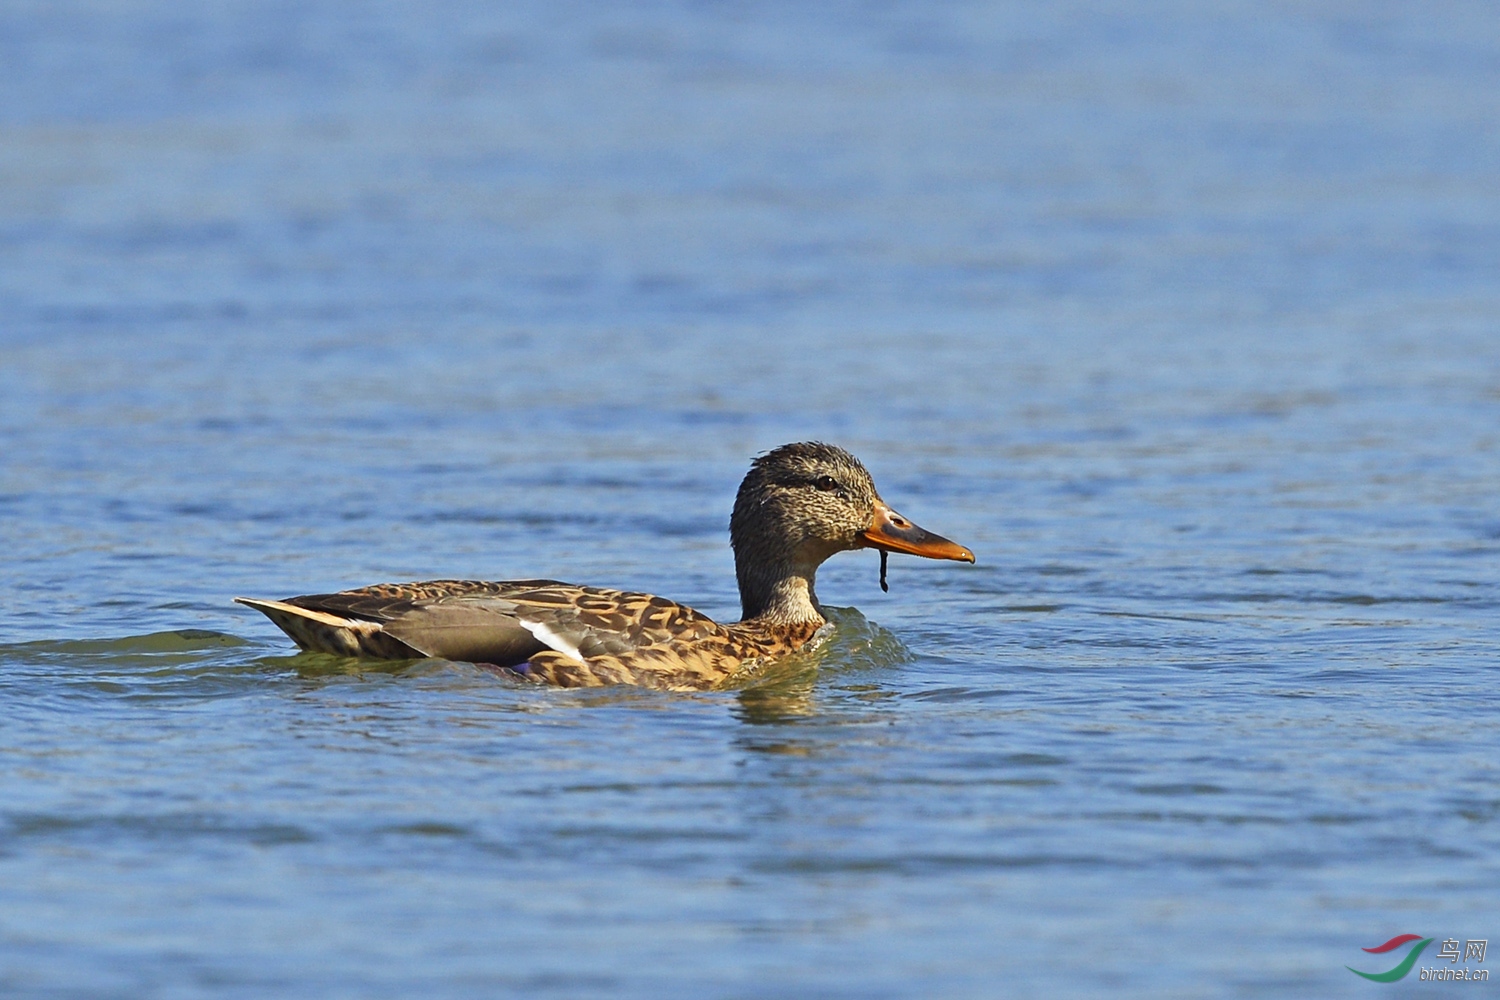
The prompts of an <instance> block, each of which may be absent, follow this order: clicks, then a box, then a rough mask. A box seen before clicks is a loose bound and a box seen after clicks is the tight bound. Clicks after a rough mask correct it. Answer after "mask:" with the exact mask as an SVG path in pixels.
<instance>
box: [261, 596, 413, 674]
mask: <svg viewBox="0 0 1500 1000" xmlns="http://www.w3.org/2000/svg"><path fill="white" fill-rule="evenodd" d="M234 601H235V603H236V604H243V605H245V607H247V608H254V609H255V610H256V611H259V612H260V613H261V614H263V615H265V616H266V617H267V618H269V619H271V621H273V622H275V623H276V627H277V628H279V629H281V631H283V632H285V633H286V634H287V635H289V636H290V637H291V639H292V641H293V642H295V643H296V644H297V645H298V647H300V648H302V649H308V650H313V651H315V652H319V653H332V654H333V655H334V656H373V657H378V658H380V659H383V660H420V659H422V658H423V657H424V656H425V655H426V654H425V653H422V652H420V651H419V650H416V649H413V648H412V647H411V646H408V645H407V644H406V643H404V642H402V641H401V640H400V639H397V638H396V637H395V636H392V635H387V634H386V633H385V632H384V631H383V630H382V629H381V626H380V623H379V622H371V621H362V620H360V619H358V618H345V617H343V616H341V615H334V614H329V613H328V612H327V611H314V610H313V609H311V608H303V607H298V606H297V605H295V604H288V603H287V602H285V601H262V600H258V599H256V598H253V597H236V598H235V599H234Z"/></svg>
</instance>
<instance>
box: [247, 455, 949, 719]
mask: <svg viewBox="0 0 1500 1000" xmlns="http://www.w3.org/2000/svg"><path fill="white" fill-rule="evenodd" d="M730 539H731V543H732V544H733V546H734V554H735V570H736V573H737V575H738V578H739V585H740V601H741V605H742V609H743V612H744V617H743V618H742V620H741V621H738V622H735V623H733V624H729V625H721V624H719V623H718V622H715V621H713V620H712V619H710V618H708V617H707V616H705V615H702V614H699V613H698V612H697V611H694V610H693V609H692V608H690V607H687V606H686V605H682V604H677V603H675V602H672V601H669V600H666V599H665V598H662V597H656V596H654V595H651V594H636V593H630V592H626V591H618V590H605V589H602V588H598V587H581V586H575V585H573V584H566V583H558V582H557V581H555V580H508V581H502V582H483V581H477V580H431V581H426V582H420V583H387V584H378V585H376V586H373V587H363V588H360V589H358V590H346V591H341V592H339V593H336V594H314V595H309V596H306V597H291V598H287V599H286V600H284V601H262V600H253V599H250V598H236V599H235V600H237V601H239V602H240V603H241V604H245V605H248V606H250V607H252V608H255V609H257V610H259V611H261V612H263V613H264V614H265V615H266V616H267V617H269V618H270V619H271V620H272V621H273V622H275V623H276V624H277V625H278V626H280V628H281V629H282V630H283V631H284V632H286V633H287V635H289V636H291V637H292V639H293V640H294V641H295V642H296V643H297V645H298V646H300V647H302V648H303V649H313V650H320V651H322V652H328V653H335V654H338V655H342V656H364V657H373V658H377V659H412V658H418V657H426V656H433V657H442V658H445V659H450V660H465V661H470V662H475V663H486V664H494V665H496V666H499V667H504V668H508V669H510V670H513V671H515V673H516V674H518V675H520V676H523V677H526V678H528V679H531V680H536V681H541V682H545V683H550V684H557V685H560V686H563V687H596V686H599V685H604V684H639V685H642V686H646V687H655V688H663V689H668V690H702V689H705V688H711V687H714V686H716V685H719V684H721V683H723V682H724V681H726V680H728V679H730V678H732V677H734V676H736V675H738V674H741V673H743V672H744V671H746V670H748V669H752V668H754V667H755V666H756V665H758V664H761V663H764V662H766V661H768V660H771V659H775V658H777V657H780V656H784V655H786V654H788V653H792V652H795V651H797V650H799V649H803V648H806V647H807V646H808V645H809V644H810V643H811V642H812V641H813V640H814V638H815V637H816V636H817V635H818V632H819V630H820V629H822V627H823V626H824V624H825V619H824V616H823V614H822V609H821V608H820V606H819V605H818V600H817V596H816V594H815V593H814V591H813V580H814V577H815V575H816V573H817V568H818V566H819V565H820V564H821V563H822V562H823V560H825V559H827V558H828V557H829V556H831V555H833V554H834V553H835V552H840V551H844V550H847V549H854V548H862V547H874V548H879V549H882V550H883V551H897V552H910V553H913V554H916V555H923V556H928V557H930V558H938V559H960V560H965V561H968V562H973V560H974V556H973V554H972V553H970V552H969V550H968V549H965V548H963V547H962V546H959V545H955V544H954V543H952V542H949V541H948V540H947V539H944V538H940V537H938V536H936V535H930V534H928V533H927V532H925V531H923V530H922V529H920V528H918V527H916V526H915V525H913V524H911V522H909V521H907V520H905V519H904V518H902V517H901V516H900V515H899V514H896V513H895V512H893V511H891V510H890V508H889V507H887V506H886V505H885V504H884V503H883V502H882V501H881V499H880V496H879V494H878V493H876V491H875V484H874V482H873V481H872V480H871V479H870V474H869V473H868V472H867V471H865V468H864V466H863V465H861V464H860V463H859V460H858V459H856V458H855V457H854V456H853V455H851V454H849V453H848V452H847V451H844V450H843V449H842V448H835V447H833V446H832V445H826V444H817V443H805V444H791V445H784V446H782V447H781V448H777V449H775V450H774V451H771V452H768V453H767V454H765V455H762V456H760V457H759V458H757V459H755V461H754V462H753V463H752V465H751V468H750V472H749V474H748V475H746V477H745V480H744V482H743V483H742V484H741V485H740V490H739V494H738V496H737V497H736V499H735V505H734V514H733V516H732V517H731V519H730Z"/></svg>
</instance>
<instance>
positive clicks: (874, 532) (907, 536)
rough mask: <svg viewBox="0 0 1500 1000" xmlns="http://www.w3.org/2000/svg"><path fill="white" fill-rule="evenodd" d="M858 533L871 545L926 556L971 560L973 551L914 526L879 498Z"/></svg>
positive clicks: (960, 560)
mask: <svg viewBox="0 0 1500 1000" xmlns="http://www.w3.org/2000/svg"><path fill="white" fill-rule="evenodd" d="M859 537H860V540H861V541H863V542H864V543H865V544H866V545H868V546H870V547H871V548H876V549H883V550H884V551H886V552H906V553H909V554H911V555H914V556H925V557H927V558H928V559H954V560H957V561H958V562H969V563H971V562H973V561H974V553H972V552H970V551H969V550H968V549H966V548H964V547H963V546H962V545H959V544H958V543H957V542H950V541H948V539H946V538H944V537H943V536H942V535H934V534H933V533H932V532H930V531H926V530H924V529H922V528H919V527H917V526H916V525H915V524H913V523H911V522H910V521H908V520H907V519H906V518H904V517H902V516H901V515H900V514H897V513H896V512H895V511H893V510H891V509H890V508H889V507H887V506H886V505H885V504H883V503H880V502H879V501H877V502H876V503H875V515H874V516H873V517H872V518H871V519H870V526H869V527H868V528H866V529H865V530H864V531H862V532H860V535H859Z"/></svg>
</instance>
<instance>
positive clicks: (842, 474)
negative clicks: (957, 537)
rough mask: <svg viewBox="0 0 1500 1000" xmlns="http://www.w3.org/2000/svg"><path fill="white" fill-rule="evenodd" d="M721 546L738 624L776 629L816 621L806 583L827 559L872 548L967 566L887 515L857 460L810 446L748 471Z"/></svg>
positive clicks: (950, 547)
mask: <svg viewBox="0 0 1500 1000" xmlns="http://www.w3.org/2000/svg"><path fill="white" fill-rule="evenodd" d="M729 540H730V544H731V545H732V546H733V547H734V567H735V573H736V575H737V576H738V577H739V584H740V605H741V608H742V610H743V613H744V617H745V618H746V619H752V618H754V619H759V620H768V621H773V622H777V623H784V624H795V623H801V622H808V621H818V622H821V621H822V620H823V615H822V613H821V609H820V608H819V606H818V599H817V595H816V594H815V593H814V592H813V579H814V577H815V576H816V575H817V571H818V567H819V566H820V565H822V563H823V560H825V559H827V558H828V557H829V556H831V555H833V554H834V553H835V552H843V551H846V550H848V549H861V548H874V549H880V550H881V551H882V552H906V553H910V554H911V555H917V556H926V557H927V558H929V559H956V560H959V561H961V562H973V561H974V553H972V552H970V551H969V550H968V549H966V548H964V547H963V546H962V545H958V544H955V543H954V542H950V541H949V540H948V539H946V538H943V537H941V536H939V535H934V534H932V533H931V532H928V531H924V530H923V529H921V528H919V527H917V526H916V525H915V524H913V523H912V522H911V521H908V520H907V519H906V518H904V517H902V516H901V515H900V514H897V513H896V512H895V511H894V510H892V509H891V508H890V507H889V506H888V505H887V504H886V502H885V501H884V500H882V499H881V498H880V494H879V493H878V492H876V490H875V482H874V480H872V479H871V478H870V473H869V472H868V471H866V470H865V467H864V466H863V465H862V464H860V461H859V459H857V458H855V457H854V456H853V455H851V454H849V453H848V452H847V451H845V450H844V449H842V448H836V447H834V446H833V445H828V444H821V443H818V442H804V443H801V444H787V445H782V446H781V447H780V448H777V449H775V450H773V451H769V452H767V453H766V454H764V455H761V456H760V457H759V458H757V459H755V461H754V462H752V463H751V465H750V472H749V473H748V474H747V475H746V476H745V480H744V482H742V483H741V484H740V491H739V495H738V496H736V497H735V501H734V514H733V515H732V516H731V517H730V519H729ZM882 558H883V557H882Z"/></svg>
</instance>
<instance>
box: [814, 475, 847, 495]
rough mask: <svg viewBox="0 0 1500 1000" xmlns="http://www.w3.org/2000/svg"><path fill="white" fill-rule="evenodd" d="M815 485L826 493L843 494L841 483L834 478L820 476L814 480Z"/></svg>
mask: <svg viewBox="0 0 1500 1000" xmlns="http://www.w3.org/2000/svg"><path fill="white" fill-rule="evenodd" d="M813 485H814V486H816V487H817V488H818V489H820V490H823V491H824V492H826V493H842V492H843V490H842V489H841V488H840V487H839V481H838V480H837V479H834V478H833V477H832V476H819V477H818V478H817V479H814V480H813Z"/></svg>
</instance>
